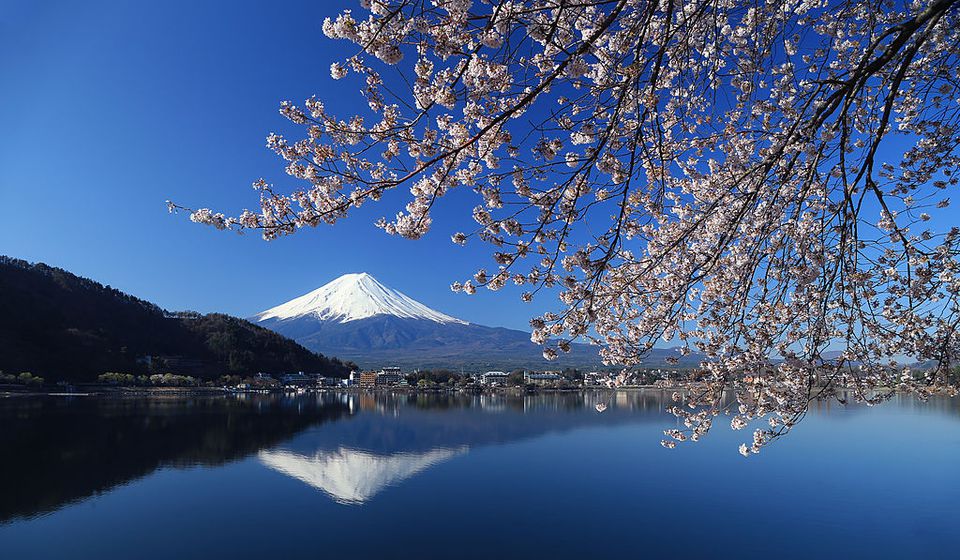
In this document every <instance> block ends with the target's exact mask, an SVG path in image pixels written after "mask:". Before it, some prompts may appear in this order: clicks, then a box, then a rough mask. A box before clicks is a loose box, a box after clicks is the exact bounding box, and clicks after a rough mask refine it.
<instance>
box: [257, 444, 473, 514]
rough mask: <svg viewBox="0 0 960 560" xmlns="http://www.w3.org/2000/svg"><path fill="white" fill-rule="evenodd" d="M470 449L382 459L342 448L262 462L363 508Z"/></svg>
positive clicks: (267, 454) (267, 456)
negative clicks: (392, 488)
mask: <svg viewBox="0 0 960 560" xmlns="http://www.w3.org/2000/svg"><path fill="white" fill-rule="evenodd" d="M467 449H468V448H467V447H466V446H463V447H460V448H456V449H444V448H437V449H431V450H430V451H426V452H422V453H393V454H388V455H378V454H376V453H369V452H367V451H359V450H355V449H349V448H345V447H340V448H339V449H337V450H336V451H318V452H317V453H315V454H314V455H312V456H308V455H301V454H299V453H292V452H288V451H261V452H260V461H261V462H263V464H265V465H267V466H268V467H270V468H272V469H275V470H277V471H280V472H282V473H283V474H286V475H288V476H292V477H293V478H296V479H298V480H300V481H302V482H305V483H306V484H309V485H310V486H313V487H314V488H317V489H319V490H322V491H323V492H325V493H326V494H328V495H330V497H331V498H333V499H334V501H336V502H338V503H341V504H362V503H364V502H366V501H367V500H369V499H370V498H372V497H374V496H375V495H376V494H378V493H379V492H380V491H382V490H383V489H384V488H386V487H388V486H391V485H394V484H396V483H398V482H401V481H403V480H405V479H407V478H410V477H411V476H413V475H415V474H417V473H418V472H420V471H422V470H424V469H427V468H429V467H431V466H433V465H436V464H437V463H440V462H443V461H446V460H448V459H450V458H452V457H455V456H457V455H460V454H462V453H466V452H467Z"/></svg>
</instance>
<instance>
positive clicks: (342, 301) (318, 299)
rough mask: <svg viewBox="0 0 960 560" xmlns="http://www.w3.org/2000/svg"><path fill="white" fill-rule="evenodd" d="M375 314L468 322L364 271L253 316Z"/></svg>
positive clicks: (347, 317)
mask: <svg viewBox="0 0 960 560" xmlns="http://www.w3.org/2000/svg"><path fill="white" fill-rule="evenodd" d="M376 315H392V316H394V317H402V318H404V319H424V320H427V321H433V322H435V323H442V324H449V323H455V324H461V325H466V324H468V323H467V322H466V321H462V320H460V319H457V318H455V317H451V316H449V315H446V314H443V313H440V312H439V311H436V310H434V309H430V308H429V307H427V306H426V305H423V304H422V303H420V302H418V301H416V300H414V299H412V298H410V297H408V296H406V295H405V294H402V293H400V292H398V291H397V290H394V289H391V288H388V287H386V286H384V285H383V284H381V283H380V282H378V281H377V279H376V278H374V277H373V276H370V275H369V274H367V273H366V272H362V273H359V274H344V275H343V276H341V277H340V278H337V279H336V280H334V281H332V282H330V283H328V284H325V285H324V286H322V287H320V288H317V289H316V290H314V291H312V292H310V293H308V294H304V295H302V296H300V297H298V298H295V299H292V300H290V301H288V302H287V303H284V304H281V305H278V306H276V307H273V308H271V309H268V310H266V311H263V312H261V313H259V314H257V315H256V316H255V317H254V319H255V320H257V321H266V320H269V319H274V320H280V321H284V320H287V319H298V318H305V317H310V318H315V319H318V320H321V321H331V322H336V323H347V322H350V321H357V320H359V319H366V318H368V317H373V316H376Z"/></svg>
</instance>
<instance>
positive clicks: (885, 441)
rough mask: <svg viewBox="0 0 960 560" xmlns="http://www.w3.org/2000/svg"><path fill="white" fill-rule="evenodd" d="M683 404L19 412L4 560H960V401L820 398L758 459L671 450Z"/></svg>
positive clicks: (258, 400)
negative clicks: (667, 444) (670, 431)
mask: <svg viewBox="0 0 960 560" xmlns="http://www.w3.org/2000/svg"><path fill="white" fill-rule="evenodd" d="M669 397H670V393H669V392H661V391H654V390H650V391H629V392H628V391H622V392H617V393H613V392H606V393H604V392H597V393H585V394H541V395H526V396H499V395H494V396H490V395H482V396H481V395H424V394H420V395H416V394H414V395H401V394H340V393H322V394H308V395H299V396H288V397H287V396H280V395H246V396H228V397H197V398H96V397H72V398H64V397H43V398H26V397H17V398H7V399H0V449H2V453H0V557H2V558H8V559H27V558H51V559H54V558H55V559H65V558H125V559H126V558H129V559H150V558H178V559H183V558H291V557H297V558H333V557H351V558H540V557H545V558H580V559H583V558H612V557H628V556H629V557H646V558H662V557H668V556H669V557H673V558H724V557H737V558H768V557H774V556H775V557H776V558H837V557H855V558H956V557H958V554H960V553H958V551H957V549H958V545H960V543H958V536H960V477H958V474H960V399H948V398H936V399H932V400H930V401H928V402H925V403H921V402H918V401H916V400H915V399H913V398H912V397H908V396H901V397H897V398H895V399H894V400H893V401H892V402H889V403H886V404H884V405H881V406H876V407H865V406H855V405H847V406H842V405H838V404H836V403H835V402H831V403H827V402H824V403H819V404H817V405H816V406H814V407H813V408H812V410H811V412H810V414H808V415H807V417H806V419H805V420H804V421H803V422H802V423H801V424H800V425H799V426H798V427H797V428H796V429H795V430H794V432H793V433H792V434H790V435H788V436H786V437H785V438H782V439H781V440H779V441H777V442H775V443H774V444H772V445H770V446H769V447H767V448H766V449H765V450H764V451H763V452H762V453H761V454H759V455H753V456H751V457H749V458H743V457H741V456H740V455H739V454H738V453H737V446H738V445H739V444H740V443H741V442H745V441H748V440H749V439H750V437H751V432H750V430H744V431H740V432H734V431H731V430H730V429H729V427H728V425H729V422H728V421H724V420H722V419H718V420H719V421H717V422H715V428H714V429H713V431H712V432H711V433H710V434H708V436H707V437H706V438H705V439H704V440H702V441H701V442H699V443H694V444H684V445H680V446H678V448H677V449H674V450H668V449H664V448H663V447H661V446H660V444H659V442H660V440H661V439H662V437H663V436H662V431H663V430H664V429H666V428H672V427H674V426H675V425H676V419H674V418H673V417H672V416H670V415H667V414H665V413H664V412H663V409H664V406H665V404H667V400H668V399H669ZM597 402H604V403H606V404H608V409H607V410H606V411H605V412H603V413H598V412H597V411H596V410H595V408H594V406H595V404H596V403H597Z"/></svg>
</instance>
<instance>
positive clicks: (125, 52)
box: [0, 0, 553, 329]
mask: <svg viewBox="0 0 960 560" xmlns="http://www.w3.org/2000/svg"><path fill="white" fill-rule="evenodd" d="M355 4H356V3H355V2H348V3H342V4H341V3H339V2H333V1H323V2H317V1H313V2H302V3H290V2H284V3H268V2H229V3H226V2H224V3H213V2H198V1H179V0H177V1H169V0H167V1H164V2H128V1H121V0H116V1H100V0H94V1H87V2H73V1H61V2H53V1H42V0H24V1H20V0H14V2H13V3H12V4H11V3H10V2H9V1H8V2H5V3H4V8H3V9H2V10H0V76H2V80H0V130H2V136H0V204H2V206H3V209H4V214H5V219H4V224H3V226H2V228H0V253H3V254H7V255H10V256H14V257H18V258H22V259H26V260H29V261H42V262H46V263H48V264H50V265H54V266H59V267H62V268H65V269H67V270H70V271H72V272H74V273H77V274H80V275H82V276H86V277H89V278H93V279H95V280H97V281H99V282H102V283H104V284H109V285H112V286H114V287H116V288H118V289H121V290H123V291H126V292H129V293H131V294H134V295H136V296H139V297H142V298H145V299H148V300H150V301H153V302H155V303H157V304H159V305H161V306H163V307H165V308H167V309H171V310H178V309H193V310H197V311H202V312H211V311H222V312H226V313H230V314H234V315H239V316H248V315H251V314H253V313H254V312H256V311H259V310H262V309H265V308H267V307H271V306H273V305H276V304H279V303H281V302H283V301H286V300H288V299H290V298H292V297H294V296H297V295H300V294H302V293H304V292H306V291H309V290H311V289H313V288H316V287H318V286H320V285H321V284H323V283H325V282H327V281H329V280H331V279H333V278H335V277H337V276H339V275H340V274H343V273H347V272H359V271H366V272H369V273H371V274H373V275H374V276H375V277H377V278H378V279H380V280H381V281H382V282H384V283H385V284H387V285H389V286H392V287H394V288H396V289H399V290H401V291H403V292H405V293H407V294H408V295H410V296H411V297H414V298H416V299H419V300H420V301H422V302H424V303H426V304H428V305H430V306H432V307H435V308H437V309H439V310H441V311H444V312H447V313H450V314H453V315H456V316H459V317H461V318H463V319H466V320H469V321H473V322H477V323H481V324H488V325H498V326H507V327H512V328H523V329H526V328H527V321H528V319H529V317H530V316H532V315H534V314H536V313H538V312H540V311H542V310H544V309H546V308H548V307H549V306H552V305H553V301H547V300H546V299H544V300H543V301H540V302H535V303H534V304H532V305H531V304H523V303H521V302H520V301H519V299H518V297H517V296H518V295H519V290H517V289H515V288H512V287H511V288H510V289H507V290H505V291H504V292H500V293H490V292H487V291H485V290H484V291H482V292H478V294H477V295H475V296H472V297H467V296H465V295H462V294H454V293H452V292H451V291H450V290H449V285H450V283H451V282H452V281H454V280H463V279H466V278H468V277H469V276H470V275H471V274H472V273H473V272H474V271H475V270H476V268H477V267H478V266H480V265H485V266H486V267H487V268H488V270H494V269H495V268H496V267H495V266H494V264H493V263H492V261H491V260H490V259H489V251H488V250H487V248H486V247H483V246H481V245H476V246H474V247H470V246H468V247H466V248H462V247H458V246H455V245H453V244H452V243H450V241H449V236H450V234H451V233H453V232H454V231H457V230H460V229H464V227H465V226H464V225H463V220H465V219H466V220H469V219H470V218H469V208H471V207H472V206H473V205H474V204H475V203H476V201H475V200H474V199H473V198H472V196H471V195H470V193H467V192H464V193H462V194H456V195H454V196H453V197H452V198H451V200H449V201H448V204H446V205H445V206H444V207H443V208H441V209H440V211H438V212H437V213H436V214H435V216H434V224H435V225H434V228H433V231H431V233H430V234H429V235H427V237H426V238H425V239H423V240H420V241H407V240H403V239H399V238H395V237H390V236H387V235H386V234H384V233H382V232H381V231H379V230H378V229H376V228H375V227H374V226H373V222H374V221H375V220H376V219H377V218H379V217H380V216H383V215H387V216H391V215H393V213H395V212H396V210H397V207H398V204H397V201H399V200H402V199H405V197H406V195H407V193H406V192H403V193H400V192H398V193H395V196H393V197H391V198H390V199H389V200H387V201H386V202H387V204H384V203H380V204H373V205H367V206H365V207H363V208H362V212H360V213H358V214H356V215H354V216H353V217H352V218H350V219H348V220H347V221H344V222H341V223H340V224H338V225H337V226H335V227H320V228H317V229H312V230H308V231H304V232H301V233H300V234H298V235H296V236H293V237H290V238H287V239H281V240H279V241H274V242H269V243H268V242H265V241H262V240H261V239H260V238H259V236H257V235H255V234H249V235H244V236H239V235H236V234H233V233H225V232H218V231H215V230H213V229H211V228H206V227H201V226H197V225H195V224H192V223H190V222H189V221H188V220H187V218H186V216H185V215H183V214H181V215H178V216H173V215H170V214H168V213H167V209H166V206H165V204H164V201H165V200H167V199H172V200H175V201H176V202H178V203H181V204H185V205H190V206H194V207H197V206H210V207H213V208H216V209H219V210H222V211H225V212H228V213H232V212H237V211H239V210H241V209H242V208H243V207H249V206H253V205H255V203H256V194H255V193H254V192H253V191H252V190H251V189H250V188H249V185H250V183H251V182H252V181H253V180H255V179H257V178H258V177H261V176H262V177H264V178H266V179H267V180H268V181H270V182H274V183H275V184H276V185H277V186H278V187H283V186H284V185H286V186H290V185H291V183H290V179H289V178H287V177H286V175H284V173H283V171H282V162H281V161H280V160H279V159H278V158H277V157H276V156H275V155H274V154H273V153H271V152H270V151H269V150H267V149H266V148H265V147H264V138H265V136H266V135H267V134H268V133H269V132H271V131H279V130H281V129H282V128H283V127H284V126H285V124H286V121H285V120H284V119H283V118H282V117H281V116H280V115H279V114H278V112H277V107H278V104H279V102H280V101H281V100H283V99H291V100H293V101H295V102H297V103H300V102H302V100H303V99H305V98H307V97H309V96H310V95H312V94H315V93H316V94H318V95H319V96H320V97H322V98H323V99H324V101H325V102H326V104H327V106H328V107H330V108H333V109H334V110H335V111H337V112H338V113H339V114H346V113H348V112H350V109H351V107H354V106H357V105H358V104H359V103H362V99H361V98H360V97H359V95H358V94H357V93H356V92H357V91H358V90H359V86H358V85H357V84H356V82H354V83H344V82H346V80H344V82H334V81H333V80H331V78H330V76H329V66H330V63H331V62H333V61H335V60H338V59H339V58H341V57H342V56H343V55H345V54H352V53H353V52H354V51H353V49H351V48H350V46H349V45H348V44H346V43H342V42H334V41H331V40H329V39H327V38H326V37H324V35H323V33H322V31H321V25H322V22H323V18H324V17H326V16H330V15H334V14H335V13H337V12H338V11H339V10H340V9H341V8H342V7H356V6H355ZM390 202H393V204H390Z"/></svg>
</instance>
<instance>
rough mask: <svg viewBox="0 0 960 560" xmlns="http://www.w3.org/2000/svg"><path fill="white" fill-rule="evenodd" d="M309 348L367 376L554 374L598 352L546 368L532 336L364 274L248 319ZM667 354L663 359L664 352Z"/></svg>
mask: <svg viewBox="0 0 960 560" xmlns="http://www.w3.org/2000/svg"><path fill="white" fill-rule="evenodd" d="M250 320H251V321H253V322H255V323H258V324H259V325H261V326H263V327H267V328H269V329H271V330H274V331H276V332H278V333H280V334H282V335H284V336H288V337H290V338H292V339H294V340H296V341H297V342H299V343H300V344H302V345H303V346H306V347H307V348H309V349H311V350H314V351H318V352H322V353H324V354H326V355H331V356H337V357H338V358H340V359H346V360H352V361H354V362H356V363H357V364H359V365H360V366H361V367H364V368H376V367H381V366H389V365H397V366H402V367H405V368H414V367H416V368H441V367H445V368H464V369H465V370H468V371H482V370H484V369H503V370H506V371H510V370H512V369H514V368H538V369H556V368H558V367H561V368H562V367H570V366H572V367H598V366H601V362H600V358H599V355H598V353H597V348H595V347H591V346H587V345H585V344H577V345H574V348H573V350H572V351H571V352H570V353H567V354H562V355H561V356H560V358H559V359H558V360H555V361H547V360H545V359H544V358H543V354H542V352H543V349H542V347H540V346H539V345H536V344H534V343H532V342H530V333H526V332H523V331H518V330H513V329H506V328H500V327H487V326H483V325H477V324H473V323H469V322H467V321H463V320H461V319H458V318H456V317H452V316H450V315H447V314H445V313H441V312H440V311H437V310H435V309H431V308H430V307H427V306H426V305H424V304H422V303H420V302H418V301H416V300H414V299H413V298H411V297H409V296H407V295H405V294H403V293H401V292H399V291H397V290H394V289H392V288H389V287H387V286H384V285H383V284H381V283H380V282H378V281H377V279H376V278H374V277H373V276H371V275H369V274H367V273H359V274H345V275H343V276H341V277H339V278H337V279H336V280H334V281H332V282H330V283H328V284H325V285H324V286H321V287H320V288H318V289H316V290H314V291H312V292H309V293H307V294H304V295H302V296H300V297H297V298H294V299H292V300H290V301H288V302H286V303H283V304H281V305H278V306H276V307H272V308H270V309H267V310H266V311H262V312H260V313H258V314H256V315H254V316H253V317H251V318H250ZM661 352H665V351H661Z"/></svg>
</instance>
